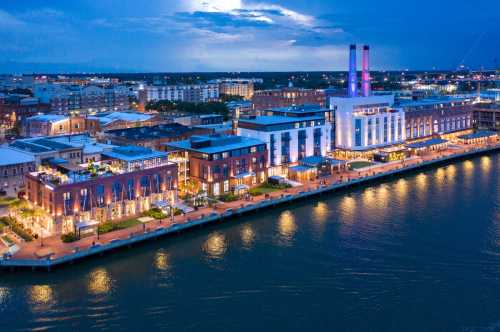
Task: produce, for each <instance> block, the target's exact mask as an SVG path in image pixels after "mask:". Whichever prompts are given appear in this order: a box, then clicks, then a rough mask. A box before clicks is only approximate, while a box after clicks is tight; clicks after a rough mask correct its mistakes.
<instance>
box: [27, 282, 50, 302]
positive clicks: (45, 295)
mask: <svg viewBox="0 0 500 332" xmlns="http://www.w3.org/2000/svg"><path fill="white" fill-rule="evenodd" d="M28 294H29V298H30V301H31V302H32V303H35V304H47V303H49V302H51V301H52V299H53V291H52V288H51V287H50V286H49V285H33V286H31V287H30V288H29V290H28Z"/></svg>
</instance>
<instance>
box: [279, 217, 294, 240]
mask: <svg viewBox="0 0 500 332" xmlns="http://www.w3.org/2000/svg"><path fill="white" fill-rule="evenodd" d="M278 231H279V235H280V239H281V240H282V242H283V244H285V245H291V244H292V241H293V237H294V235H295V232H296V231H297V224H296V223H295V216H294V215H293V214H292V212H290V211H284V212H283V213H282V214H281V215H280V216H279V219H278Z"/></svg>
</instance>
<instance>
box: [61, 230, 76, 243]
mask: <svg viewBox="0 0 500 332" xmlns="http://www.w3.org/2000/svg"><path fill="white" fill-rule="evenodd" d="M61 240H62V242H64V243H70V242H75V241H77V240H78V238H77V236H76V234H75V233H74V232H70V233H66V234H63V235H61Z"/></svg>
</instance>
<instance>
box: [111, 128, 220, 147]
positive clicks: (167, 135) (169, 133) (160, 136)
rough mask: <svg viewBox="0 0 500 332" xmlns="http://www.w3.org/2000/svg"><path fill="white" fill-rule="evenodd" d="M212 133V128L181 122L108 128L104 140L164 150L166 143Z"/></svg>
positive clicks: (116, 143)
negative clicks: (192, 125) (197, 126)
mask: <svg viewBox="0 0 500 332" xmlns="http://www.w3.org/2000/svg"><path fill="white" fill-rule="evenodd" d="M210 133H212V130H211V129H205V128H193V127H187V126H184V125H181V124H179V123H165V124H161V125H156V126H146V127H134V128H126V129H115V130H108V131H106V132H105V133H104V140H105V141H106V142H108V143H110V144H115V145H138V146H143V147H148V148H152V149H156V150H162V149H163V145H164V143H167V142H171V141H179V140H184V139H188V138H189V137H191V136H193V135H204V134H210Z"/></svg>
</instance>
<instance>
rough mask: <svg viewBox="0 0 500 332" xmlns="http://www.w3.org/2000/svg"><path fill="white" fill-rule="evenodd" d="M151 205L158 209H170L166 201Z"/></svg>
mask: <svg viewBox="0 0 500 332" xmlns="http://www.w3.org/2000/svg"><path fill="white" fill-rule="evenodd" d="M153 205H155V206H157V207H159V208H167V207H170V204H169V203H168V202H167V201H156V202H154V203H153Z"/></svg>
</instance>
